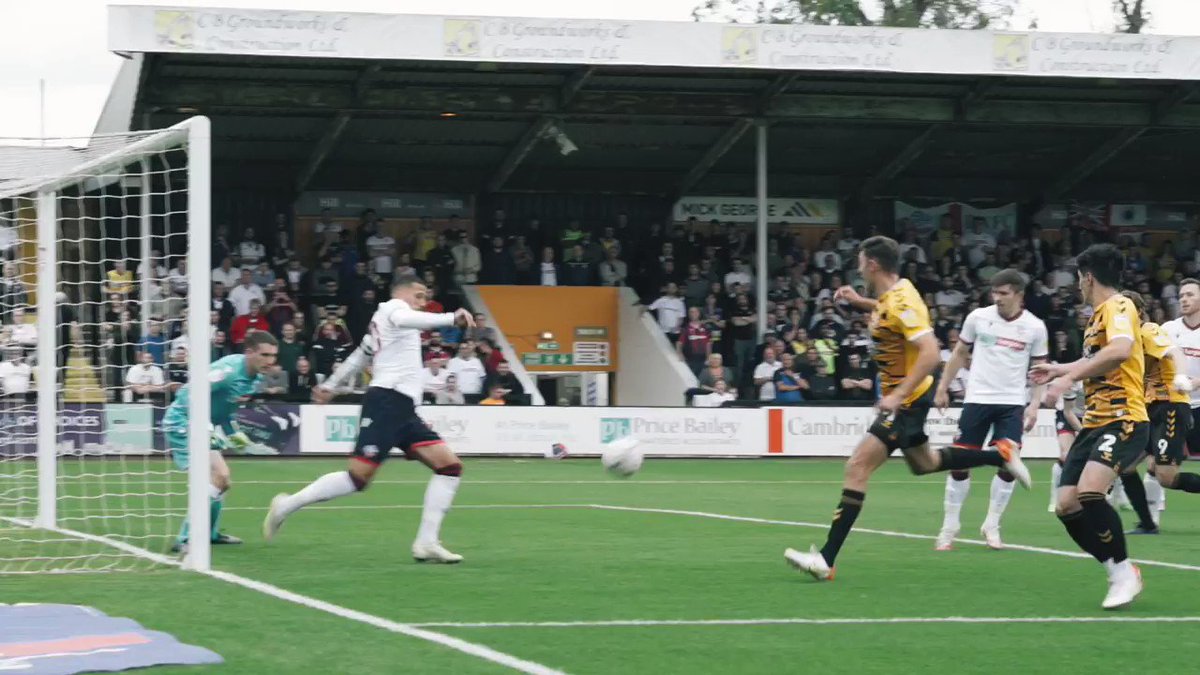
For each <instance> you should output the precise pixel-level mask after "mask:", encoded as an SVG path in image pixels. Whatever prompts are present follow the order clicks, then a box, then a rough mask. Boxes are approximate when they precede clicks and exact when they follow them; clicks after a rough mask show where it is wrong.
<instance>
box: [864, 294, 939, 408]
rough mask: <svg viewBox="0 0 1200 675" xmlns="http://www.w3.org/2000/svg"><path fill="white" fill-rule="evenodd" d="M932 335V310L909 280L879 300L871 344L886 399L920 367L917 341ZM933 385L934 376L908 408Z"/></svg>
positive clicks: (916, 392)
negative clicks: (909, 374)
mask: <svg viewBox="0 0 1200 675" xmlns="http://www.w3.org/2000/svg"><path fill="white" fill-rule="evenodd" d="M932 331H933V326H932V325H930V323H929V308H927V307H926V306H925V301H924V300H922V299H921V294H920V293H918V292H917V289H916V288H914V287H913V285H912V282H910V281H909V280H908V279H901V280H900V281H898V282H896V285H895V286H892V287H891V288H890V289H888V291H887V292H886V293H884V294H883V295H881V296H879V300H878V301H877V302H876V304H875V310H874V311H873V312H872V313H871V340H872V341H873V342H874V358H875V363H876V365H878V366H879V386H880V388H881V389H882V391H883V395H884V396H886V395H888V394H890V393H891V392H892V390H894V389H895V388H896V387H897V386H898V385H899V384H900V382H901V381H902V380H903V379H904V377H905V376H906V375H908V372H909V371H910V370H912V368H913V366H914V365H915V364H916V361H917V352H918V350H917V346H916V345H915V344H913V340H916V339H917V338H919V337H921V336H922V335H924V334H926V333H929V332H932ZM932 385H933V376H932V375H929V376H926V377H925V379H924V380H922V381H921V383H920V384H918V385H917V387H916V388H915V389H913V391H912V393H911V394H909V396H908V398H907V399H905V401H904V405H911V404H912V403H913V402H914V401H916V400H917V399H919V398H921V395H922V394H924V393H925V392H926V391H927V390H928V389H929V387H931V386H932Z"/></svg>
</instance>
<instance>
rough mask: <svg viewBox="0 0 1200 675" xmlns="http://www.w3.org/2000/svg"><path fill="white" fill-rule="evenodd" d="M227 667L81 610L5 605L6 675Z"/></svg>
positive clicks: (135, 626) (1, 623)
mask: <svg viewBox="0 0 1200 675" xmlns="http://www.w3.org/2000/svg"><path fill="white" fill-rule="evenodd" d="M209 663H223V660H222V659H221V657H220V655H218V654H216V653H214V652H211V651H209V650H207V649H203V648H200V647H193V646H191V645H185V644H182V643H180V642H179V641H178V640H176V639H175V638H174V637H172V636H170V635H167V634H166V633H160V632H158V631H153V630H146V629H145V628H143V627H142V626H141V624H139V623H138V622H136V621H134V620H132V619H122V618H117V617H111V616H108V615H106V614H105V613H104V612H101V611H99V610H97V609H94V608H92V607H82V606H80V605H0V672H3V671H13V672H18V673H21V674H22V675H71V674H72V673H96V672H101V673H104V672H119V671H122V670H130V669H133V668H148V667H150V666H163V665H199V664H209Z"/></svg>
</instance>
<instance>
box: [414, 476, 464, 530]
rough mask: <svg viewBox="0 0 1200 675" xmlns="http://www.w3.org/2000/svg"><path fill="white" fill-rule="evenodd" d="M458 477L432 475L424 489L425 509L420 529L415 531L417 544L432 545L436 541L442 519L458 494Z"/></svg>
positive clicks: (422, 513)
mask: <svg viewBox="0 0 1200 675" xmlns="http://www.w3.org/2000/svg"><path fill="white" fill-rule="evenodd" d="M459 482H460V479H459V477H458V476H442V475H439V474H434V475H433V476H432V477H430V479H429V487H427V488H425V509H424V510H423V511H422V512H421V527H420V529H419V530H417V543H418V544H433V543H436V542H437V541H438V538H439V536H440V533H441V530H442V519H444V518H445V517H446V512H447V511H449V510H450V505H451V504H453V503H454V494H455V493H456V492H458V484H459Z"/></svg>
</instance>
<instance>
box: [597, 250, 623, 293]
mask: <svg viewBox="0 0 1200 675" xmlns="http://www.w3.org/2000/svg"><path fill="white" fill-rule="evenodd" d="M620 253H621V247H620V246H619V245H617V246H613V247H611V248H607V249H605V253H604V261H603V262H601V263H600V265H599V268H598V269H599V272H600V285H601V286H624V285H625V280H626V279H627V278H628V276H629V266H628V265H626V264H625V261H624V260H621V259H620V258H618V257H617V256H618V255H620Z"/></svg>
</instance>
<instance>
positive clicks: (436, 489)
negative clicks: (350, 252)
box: [263, 275, 475, 563]
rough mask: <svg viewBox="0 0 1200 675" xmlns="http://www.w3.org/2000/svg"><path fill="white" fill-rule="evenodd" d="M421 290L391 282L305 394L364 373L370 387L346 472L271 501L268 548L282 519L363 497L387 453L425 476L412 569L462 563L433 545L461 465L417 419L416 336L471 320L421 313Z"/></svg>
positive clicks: (406, 280)
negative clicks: (347, 348) (423, 469)
mask: <svg viewBox="0 0 1200 675" xmlns="http://www.w3.org/2000/svg"><path fill="white" fill-rule="evenodd" d="M428 299H429V290H428V289H427V288H426V287H425V285H424V284H423V283H422V282H421V281H420V280H419V279H418V278H417V277H416V276H413V275H402V276H399V277H397V278H396V279H395V280H393V281H392V299H391V300H389V301H387V302H385V303H383V304H381V305H380V306H379V308H378V309H377V310H376V311H375V315H374V316H373V317H371V323H370V328H369V334H368V335H366V336H365V337H363V339H362V342H361V343H360V344H359V346H358V349H356V350H355V351H354V353H353V354H351V355H350V357H349V358H347V359H346V361H345V362H344V363H343V364H342V365H341V366H340V367H338V369H337V370H336V371H334V373H333V375H331V376H330V377H329V379H327V380H325V382H323V383H322V384H320V385H318V386H317V387H316V388H315V389H313V401H315V402H316V403H321V404H323V403H328V402H329V401H331V400H333V398H334V396H335V394H334V392H335V391H337V389H338V388H339V387H340V386H341V385H342V384H343V383H345V382H347V381H349V380H350V378H351V377H354V376H355V375H357V374H358V373H359V372H361V371H362V370H363V369H364V368H366V367H368V366H369V367H370V368H371V371H372V379H371V386H370V387H368V389H367V393H366V395H365V396H364V397H363V403H362V412H361V415H360V418H359V424H358V439H357V440H356V441H355V444H354V453H353V455H352V457H351V458H350V467H349V470H348V471H335V472H333V473H328V474H325V475H324V476H321V477H320V478H318V479H317V480H315V481H313V482H312V483H310V484H309V485H308V487H305V488H304V489H303V490H300V491H299V492H297V493H295V494H291V495H289V494H286V493H285V494H279V495H277V496H276V497H275V499H273V500H272V501H271V508H270V510H269V511H268V512H267V517H266V519H265V520H264V521H263V536H264V537H265V538H266V539H267V540H268V541H269V540H270V539H271V538H273V537H274V536H275V534H276V533H277V532H278V531H279V528H280V526H281V525H283V521H284V519H286V518H287V517H288V516H289V515H291V514H292V513H294V512H296V511H298V510H299V509H301V508H303V507H305V506H307V505H309V504H313V503H316V502H324V501H329V500H330V499H336V498H337V497H342V496H345V495H348V494H351V493H353V492H358V491H361V490H365V489H366V488H367V486H368V485H370V483H371V479H372V478H374V476H375V472H376V471H377V470H378V469H379V466H380V464H382V463H383V461H384V460H385V459H387V456H388V454H389V453H391V451H392V449H393V448H400V450H401V451H403V452H404V455H405V457H406V458H407V459H410V460H414V459H415V460H419V461H420V462H421V463H423V464H425V465H426V466H428V467H429V468H430V469H432V470H433V474H434V475H433V477H432V478H430V480H429V487H428V488H426V490H425V503H424V511H423V512H422V514H421V526H420V529H419V530H418V532H417V538H416V540H415V541H414V542H413V546H412V554H413V558H414V559H415V560H417V561H418V562H438V563H457V562H461V561H462V556H461V555H458V554H457V553H451V552H450V551H447V550H446V548H445V547H443V546H442V544H441V541H440V540H439V533H440V531H441V526H442V519H443V518H445V516H446V513H447V512H448V511H449V510H450V505H451V504H452V503H453V502H454V495H455V493H456V492H457V491H458V483H459V480H460V476H461V475H462V468H463V467H462V462H461V461H459V459H458V457H457V456H456V455H455V454H454V453H453V452H452V451H451V450H450V447H449V446H447V445H446V443H445V442H444V441H443V440H442V439H441V437H439V436H438V435H437V433H436V432H434V431H433V430H432V429H430V428H429V426H428V425H427V424H426V423H425V422H424V420H422V419H421V418H420V417H419V416H418V415H417V410H416V407H417V403H418V402H420V400H421V392H422V387H423V384H424V379H423V378H424V372H425V369H424V364H423V363H422V359H421V331H425V330H432V329H435V328H443V327H447V326H452V325H454V324H455V323H457V324H459V325H461V326H465V327H468V328H470V327H473V326H474V325H475V321H474V319H473V317H472V316H471V313H470V312H469V311H467V310H465V309H459V310H458V311H457V312H454V313H446V314H431V313H429V312H424V311H421V310H422V309H423V308H424V307H425V303H426V302H427V301H428Z"/></svg>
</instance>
